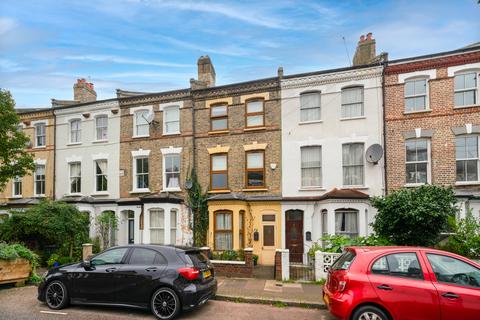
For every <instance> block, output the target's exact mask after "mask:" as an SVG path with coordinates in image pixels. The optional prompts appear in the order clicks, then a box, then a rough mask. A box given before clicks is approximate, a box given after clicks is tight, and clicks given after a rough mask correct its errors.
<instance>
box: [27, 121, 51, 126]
mask: <svg viewBox="0 0 480 320" xmlns="http://www.w3.org/2000/svg"><path fill="white" fill-rule="evenodd" d="M40 123H45V125H46V126H48V119H42V120H35V121H32V122H30V126H31V127H35V125H36V124H40Z"/></svg>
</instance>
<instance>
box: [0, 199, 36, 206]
mask: <svg viewBox="0 0 480 320" xmlns="http://www.w3.org/2000/svg"><path fill="white" fill-rule="evenodd" d="M40 201H41V200H40V199H38V198H20V199H12V200H9V201H8V202H4V203H2V204H1V206H6V207H7V206H14V205H35V204H39V203H40Z"/></svg>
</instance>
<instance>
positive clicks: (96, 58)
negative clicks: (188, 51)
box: [63, 54, 193, 68]
mask: <svg viewBox="0 0 480 320" xmlns="http://www.w3.org/2000/svg"><path fill="white" fill-rule="evenodd" d="M63 59H65V60H77V61H92V62H111V63H112V62H113V63H118V64H137V65H146V66H157V67H175V68H190V67H192V66H193V65H191V64H182V63H173V62H164V61H158V60H157V61H152V60H143V59H132V58H124V57H119V56H112V55H95V54H87V55H71V56H65V57H63Z"/></svg>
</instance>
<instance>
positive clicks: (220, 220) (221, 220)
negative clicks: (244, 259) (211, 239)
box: [214, 210, 233, 251]
mask: <svg viewBox="0 0 480 320" xmlns="http://www.w3.org/2000/svg"><path fill="white" fill-rule="evenodd" d="M214 216H215V224H214V226H215V244H214V246H215V250H218V251H224V250H233V215H232V211H226V210H222V211H215V213H214Z"/></svg>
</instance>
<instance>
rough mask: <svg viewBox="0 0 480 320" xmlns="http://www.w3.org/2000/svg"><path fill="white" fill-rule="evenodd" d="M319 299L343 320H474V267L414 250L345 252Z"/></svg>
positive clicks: (477, 275) (478, 312) (479, 291)
mask: <svg viewBox="0 0 480 320" xmlns="http://www.w3.org/2000/svg"><path fill="white" fill-rule="evenodd" d="M323 300H324V301H325V304H326V305H327V307H328V309H329V310H330V313H332V314H333V315H334V316H336V317H337V318H340V319H349V320H397V319H398V320H400V319H402V320H403V319H405V320H414V319H428V320H437V319H438V320H447V319H448V320H450V319H462V320H474V319H475V320H477V319H480V265H479V264H478V263H475V262H473V261H471V260H469V259H467V258H465V257H462V256H459V255H456V254H452V253H450V252H445V251H441V250H434V249H429V248H420V247H349V248H346V250H345V252H344V253H343V254H342V255H341V256H340V257H339V258H338V259H337V260H336V261H335V263H334V264H333V265H332V267H331V268H330V270H329V271H328V276H327V281H326V284H325V286H324V288H323Z"/></svg>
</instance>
